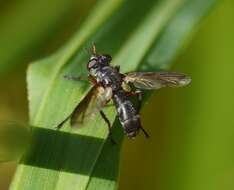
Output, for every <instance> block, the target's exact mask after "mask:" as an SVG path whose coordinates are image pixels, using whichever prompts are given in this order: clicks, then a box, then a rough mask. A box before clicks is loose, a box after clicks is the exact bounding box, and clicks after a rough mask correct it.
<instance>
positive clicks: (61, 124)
mask: <svg viewBox="0 0 234 190" xmlns="http://www.w3.org/2000/svg"><path fill="white" fill-rule="evenodd" d="M71 116H72V114H70V115H69V116H67V117H66V118H65V119H64V120H63V121H62V122H61V123H59V124H58V125H57V126H56V129H57V130H59V129H61V128H62V127H63V124H64V123H66V122H67V120H68V119H70V117H71Z"/></svg>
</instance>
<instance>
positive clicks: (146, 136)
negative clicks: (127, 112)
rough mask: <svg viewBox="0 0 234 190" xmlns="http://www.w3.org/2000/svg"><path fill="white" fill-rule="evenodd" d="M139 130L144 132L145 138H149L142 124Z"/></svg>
mask: <svg viewBox="0 0 234 190" xmlns="http://www.w3.org/2000/svg"><path fill="white" fill-rule="evenodd" d="M141 130H142V132H143V133H144V135H145V138H147V139H148V138H150V136H149V134H148V133H147V132H146V130H145V129H144V128H143V127H142V126H141Z"/></svg>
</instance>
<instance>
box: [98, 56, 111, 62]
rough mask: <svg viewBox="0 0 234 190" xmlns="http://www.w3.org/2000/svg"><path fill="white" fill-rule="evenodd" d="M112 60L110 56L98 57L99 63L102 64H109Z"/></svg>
mask: <svg viewBox="0 0 234 190" xmlns="http://www.w3.org/2000/svg"><path fill="white" fill-rule="evenodd" d="M111 60H112V57H111V56H110V55H107V54H106V55H100V56H99V62H100V63H104V64H109V63H110V62H111Z"/></svg>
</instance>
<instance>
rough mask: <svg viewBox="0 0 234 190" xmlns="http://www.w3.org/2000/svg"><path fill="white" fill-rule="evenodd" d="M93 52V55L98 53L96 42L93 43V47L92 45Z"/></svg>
mask: <svg viewBox="0 0 234 190" xmlns="http://www.w3.org/2000/svg"><path fill="white" fill-rule="evenodd" d="M91 54H93V55H97V51H96V45H95V43H94V42H93V43H92V47H91Z"/></svg>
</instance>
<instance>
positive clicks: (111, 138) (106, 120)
mask: <svg viewBox="0 0 234 190" xmlns="http://www.w3.org/2000/svg"><path fill="white" fill-rule="evenodd" d="M100 114H101V116H102V118H103V119H104V121H105V122H106V124H107V126H108V130H109V134H108V138H110V140H111V142H112V143H113V144H117V143H116V142H115V140H114V139H113V137H112V131H111V123H110V121H109V119H108V118H107V117H106V115H105V113H104V112H103V111H100Z"/></svg>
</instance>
